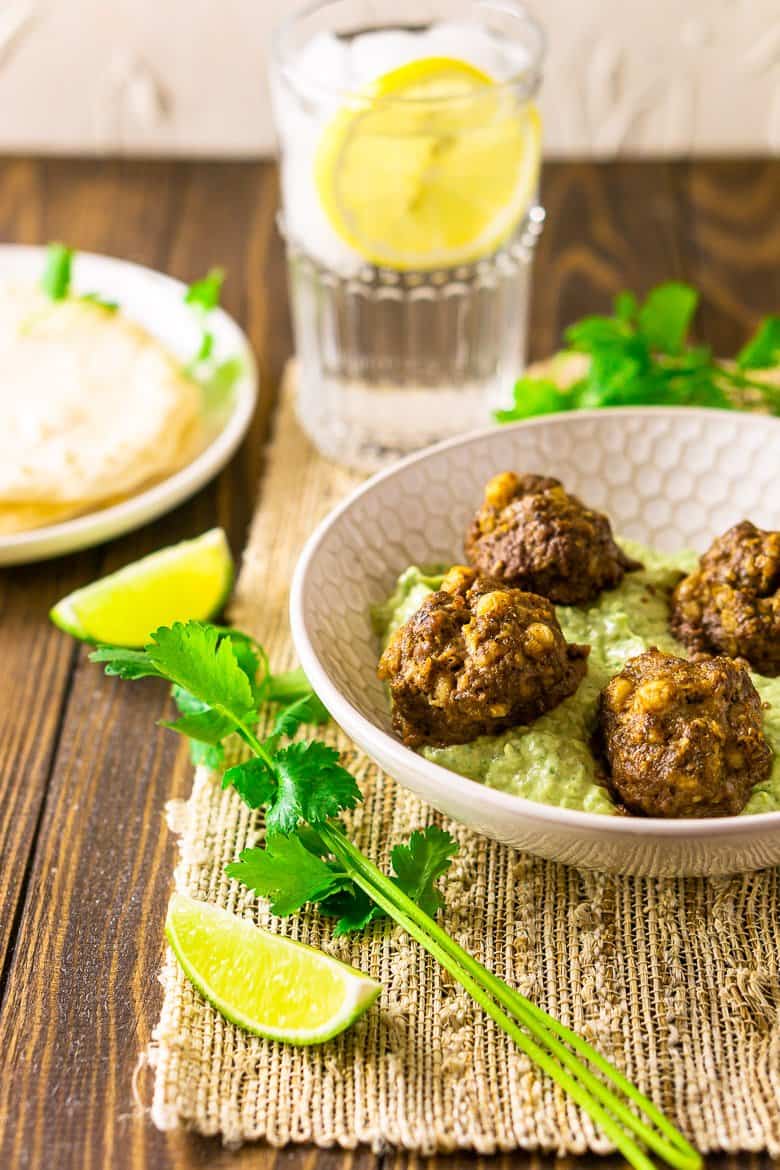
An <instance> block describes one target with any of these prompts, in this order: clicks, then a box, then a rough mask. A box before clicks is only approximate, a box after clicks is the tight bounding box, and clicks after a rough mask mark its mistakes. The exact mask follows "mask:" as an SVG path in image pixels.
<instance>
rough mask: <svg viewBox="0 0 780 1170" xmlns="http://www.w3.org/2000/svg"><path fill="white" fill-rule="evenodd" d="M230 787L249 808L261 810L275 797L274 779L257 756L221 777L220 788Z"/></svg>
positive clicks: (237, 765) (229, 769)
mask: <svg viewBox="0 0 780 1170" xmlns="http://www.w3.org/2000/svg"><path fill="white" fill-rule="evenodd" d="M231 786H232V787H233V788H235V790H236V792H237V793H238V795H239V796H240V797H241V799H242V800H243V802H244V804H247V805H249V807H250V808H262V806H263V805H264V804H270V802H271V801H272V800H273V799H274V797H275V796H276V779H275V777H274V775H273V773H272V772H271V771H270V770H269V768H268V765H267V764H266V763H265V762H264V761H263V760H261V759H259V758H258V757H257V756H253V757H252V759H251V760H245V761H244V762H243V763H242V764H236V765H235V766H234V767H232V768H228V770H227V771H226V772H225V775H224V776H223V777H222V787H223V788H230V787H231Z"/></svg>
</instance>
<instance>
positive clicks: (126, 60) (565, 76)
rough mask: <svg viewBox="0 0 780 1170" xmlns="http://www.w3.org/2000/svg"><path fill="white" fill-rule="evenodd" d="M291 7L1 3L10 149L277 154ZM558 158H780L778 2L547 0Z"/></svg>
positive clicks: (548, 88) (170, 1)
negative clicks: (279, 48)
mask: <svg viewBox="0 0 780 1170" xmlns="http://www.w3.org/2000/svg"><path fill="white" fill-rule="evenodd" d="M289 6H290V0H0V150H5V151H8V150H10V151H44V152H49V151H51V152H55V153H76V152H79V153H83V152H97V153H100V152H106V153H109V152H110V153H127V154H147V155H150V154H152V155H162V154H165V155H207V156H225V155H227V156H253V155H258V154H264V153H267V152H269V151H270V150H272V149H273V130H272V126H271V117H270V110H269V104H268V96H267V89H266V76H265V75H266V59H267V50H268V41H269V29H270V27H271V26H272V24H273V22H274V21H275V19H276V18H277V17H278V16H279V15H280V14H281V13H282V12H285V11H287V10H288V8H289ZM531 6H532V7H534V8H535V10H536V12H537V14H538V15H539V16H540V17H541V19H542V21H543V22H544V23H545V24H546V26H547V29H548V32H549V37H550V45H551V51H550V54H549V59H548V68H547V73H546V81H545V89H544V99H543V105H544V111H545V115H546V129H545V135H546V148H547V153H548V154H550V155H576V154H593V155H599V156H610V155H614V154H648V153H651V154H681V153H688V152H694V153H700V154H707V153H714V152H726V153H749V152H757V153H762V154H766V153H767V152H778V151H780V0H536V3H535V4H534V3H533V2H532V5H531Z"/></svg>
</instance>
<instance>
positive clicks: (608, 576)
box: [466, 471, 642, 605]
mask: <svg viewBox="0 0 780 1170" xmlns="http://www.w3.org/2000/svg"><path fill="white" fill-rule="evenodd" d="M466 557H467V559H468V561H469V562H470V563H471V564H472V565H474V566H475V568H477V569H478V570H479V571H480V573H484V574H485V575H486V576H488V577H497V578H498V579H499V580H502V581H505V582H507V584H509V585H514V586H516V587H517V588H518V589H528V590H529V591H530V592H532V593H539V594H541V595H542V596H543V597H549V598H550V600H551V601H555V602H557V603H558V604H559V605H583V604H584V603H585V602H587V601H592V600H593V598H595V597H597V596H598V595H599V593H601V591H602V589H614V588H615V586H616V585H619V584H620V582H621V581H622V580H623V575H624V573H625V572H626V570H628V569H640V568H641V567H642V566H641V565H640V564H639V562H638V561H634V560H631V558H630V557H627V556H626V554H625V553H624V552H623V551H622V549H621V548H620V547H619V546H618V545H617V544H616V543H615V540H614V538H613V536H612V528H611V526H610V523H609V520H608V519H607V517H606V516H604V515H603V514H602V513H601V512H594V511H592V510H591V509H590V508H587V507H586V506H585V505H584V504H583V503H582V501H581V500H579V499H578V498H577V496H571V495H569V493H568V492H567V491H566V489H565V488H564V487H563V485H562V484H561V483H560V481H559V480H557V479H551V478H549V477H548V476H542V475H520V476H518V475H515V474H514V472H511V471H504V472H502V473H501V474H500V475H495V476H493V478H492V479H491V480H489V481H488V483H487V485H486V487H485V498H484V500H483V502H482V507H481V508H480V510H479V512H478V513H477V515H476V517H475V518H474V520H473V521H472V523H471V526H470V528H469V530H468V533H467V534H466Z"/></svg>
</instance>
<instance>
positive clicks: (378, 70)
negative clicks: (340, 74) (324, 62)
mask: <svg viewBox="0 0 780 1170" xmlns="http://www.w3.org/2000/svg"><path fill="white" fill-rule="evenodd" d="M421 39H422V38H421V34H419V33H413V32H403V31H401V30H398V29H378V30H377V31H376V32H366V33H360V34H359V35H358V36H356V37H355V38H354V39H353V40H352V41H351V42H350V46H349V61H350V74H351V81H352V86H353V87H354V88H355V89H360V88H362V87H363V86H364V85H368V84H369V82H371V81H376V79H377V77H381V76H382V75H383V74H385V73H389V72H390V70H391V69H399V68H400V67H401V65H407V64H408V63H409V62H410V61H416V60H417V59H418V58H419V57H425V56H427V55H428V54H427V53H423V52H421V51H420V42H421Z"/></svg>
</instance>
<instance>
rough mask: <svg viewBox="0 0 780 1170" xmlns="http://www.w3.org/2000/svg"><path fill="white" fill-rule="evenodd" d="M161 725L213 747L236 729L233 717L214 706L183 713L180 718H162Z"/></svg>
mask: <svg viewBox="0 0 780 1170" xmlns="http://www.w3.org/2000/svg"><path fill="white" fill-rule="evenodd" d="M160 727H167V728H169V730H171V731H178V733H179V735H186V736H187V737H188V739H196V740H198V742H199V743H207V744H210V745H211V746H212V747H216V746H217V745H218V744H221V743H222V741H223V739H226V738H227V736H228V735H230V733H231V732H232V731H235V729H236V728H235V723H234V722H233V720H232V719H230V718H229V717H228V716H226V715H222V714H220V712H219V711H215V710H214V709H213V708H212V707H206V709H205V710H203V711H194V712H192V713H191V714H186V715H182V716H181V717H180V718H179V719H161V720H160Z"/></svg>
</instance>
